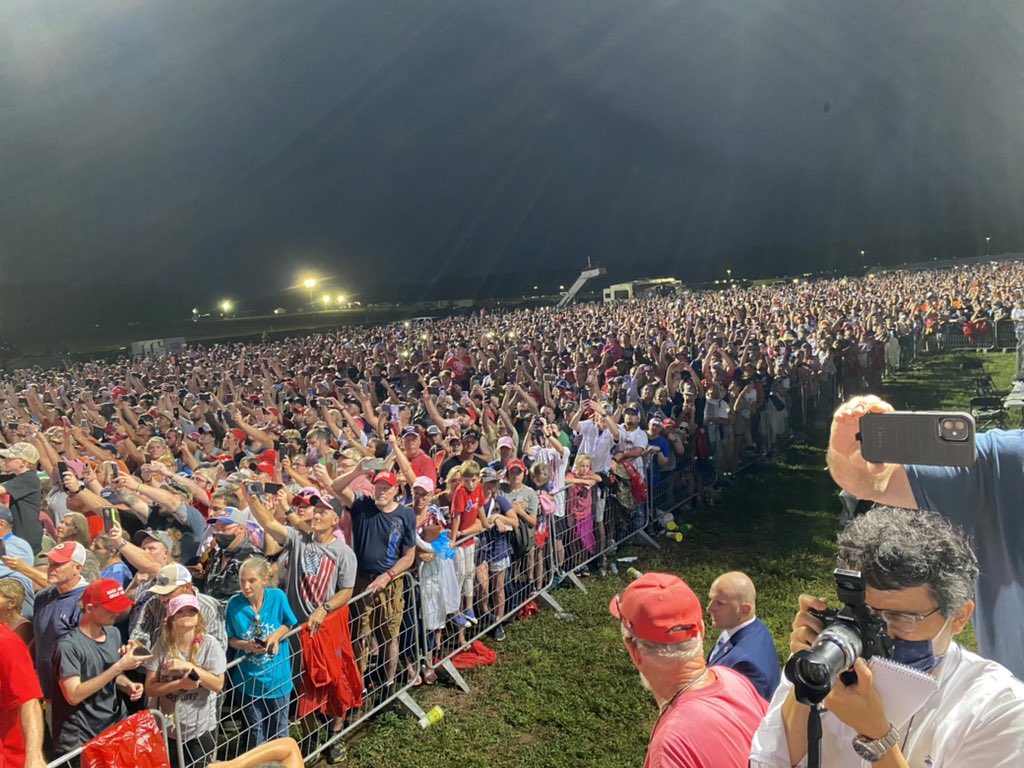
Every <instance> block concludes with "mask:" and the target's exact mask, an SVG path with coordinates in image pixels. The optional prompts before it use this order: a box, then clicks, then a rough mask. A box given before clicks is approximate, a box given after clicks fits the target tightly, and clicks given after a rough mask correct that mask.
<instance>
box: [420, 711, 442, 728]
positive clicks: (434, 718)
mask: <svg viewBox="0 0 1024 768" xmlns="http://www.w3.org/2000/svg"><path fill="white" fill-rule="evenodd" d="M443 719H444V710H443V709H441V708H440V707H434V708H433V709H432V710H430V711H429V712H427V713H426V714H425V715H423V717H421V718H420V728H423V729H427V728H429V727H430V726H432V725H437V724H438V723H439V722H441V720H443Z"/></svg>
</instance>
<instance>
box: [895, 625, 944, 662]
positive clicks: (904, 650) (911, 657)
mask: <svg viewBox="0 0 1024 768" xmlns="http://www.w3.org/2000/svg"><path fill="white" fill-rule="evenodd" d="M948 623H949V621H947V622H946V624H948ZM946 624H943V625H942V629H940V630H939V631H938V632H937V633H936V634H935V637H938V636H939V635H941V634H942V633H943V632H944V631H945V629H946ZM935 637H933V638H931V639H930V640H904V639H903V638H902V637H896V638H893V641H892V660H893V661H895V662H898V663H899V664H903V665H904V666H907V667H911V668H912V669H916V670H917V671H918V672H931V671H932V670H933V669H935V668H936V667H937V666H939V664H940V663H941V662H942V659H943V658H944V656H936V655H935V648H934V647H933V645H932V642H933V641H934V640H935Z"/></svg>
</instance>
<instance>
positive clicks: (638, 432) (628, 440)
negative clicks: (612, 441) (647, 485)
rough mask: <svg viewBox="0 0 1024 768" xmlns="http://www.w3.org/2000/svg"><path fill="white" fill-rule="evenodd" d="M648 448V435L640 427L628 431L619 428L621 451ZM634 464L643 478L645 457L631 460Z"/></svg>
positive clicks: (641, 456)
mask: <svg viewBox="0 0 1024 768" xmlns="http://www.w3.org/2000/svg"><path fill="white" fill-rule="evenodd" d="M646 447H647V433H646V432H644V430H643V429H641V428H640V427H639V426H637V428H636V429H634V430H627V429H625V428H624V427H619V450H620V451H628V450H630V449H632V448H646ZM630 461H631V462H633V468H634V469H635V470H636V471H637V472H639V473H640V476H641V477H643V474H644V457H643V455H640V456H637V457H635V458H633V459H630Z"/></svg>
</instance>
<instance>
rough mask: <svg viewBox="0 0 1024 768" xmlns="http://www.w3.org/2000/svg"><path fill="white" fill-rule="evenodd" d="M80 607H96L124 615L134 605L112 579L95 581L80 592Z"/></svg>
mask: <svg viewBox="0 0 1024 768" xmlns="http://www.w3.org/2000/svg"><path fill="white" fill-rule="evenodd" d="M82 605H98V606H100V607H101V608H106V609H107V610H108V611H113V612H114V613H124V612H125V611H127V610H128V609H130V608H131V607H132V606H133V605H135V603H133V602H132V601H131V600H129V599H128V597H127V596H126V595H125V593H124V589H122V588H121V585H120V584H118V583H117V582H116V581H114V580H113V579H97V580H96V581H94V582H93V583H92V584H90V585H89V586H87V587H86V588H85V591H84V592H82Z"/></svg>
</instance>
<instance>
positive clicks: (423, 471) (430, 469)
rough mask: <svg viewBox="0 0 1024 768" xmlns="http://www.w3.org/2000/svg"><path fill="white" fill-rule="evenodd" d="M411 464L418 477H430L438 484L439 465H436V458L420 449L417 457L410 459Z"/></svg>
mask: <svg viewBox="0 0 1024 768" xmlns="http://www.w3.org/2000/svg"><path fill="white" fill-rule="evenodd" d="M409 464H410V465H411V466H412V471H413V472H415V473H416V477H429V478H430V480H431V482H433V483H434V485H437V467H435V466H434V460H433V459H432V458H430V457H429V456H428V455H427V454H425V453H424V452H423V451H420V452H419V453H418V454H416V457H415V458H412V459H409Z"/></svg>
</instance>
